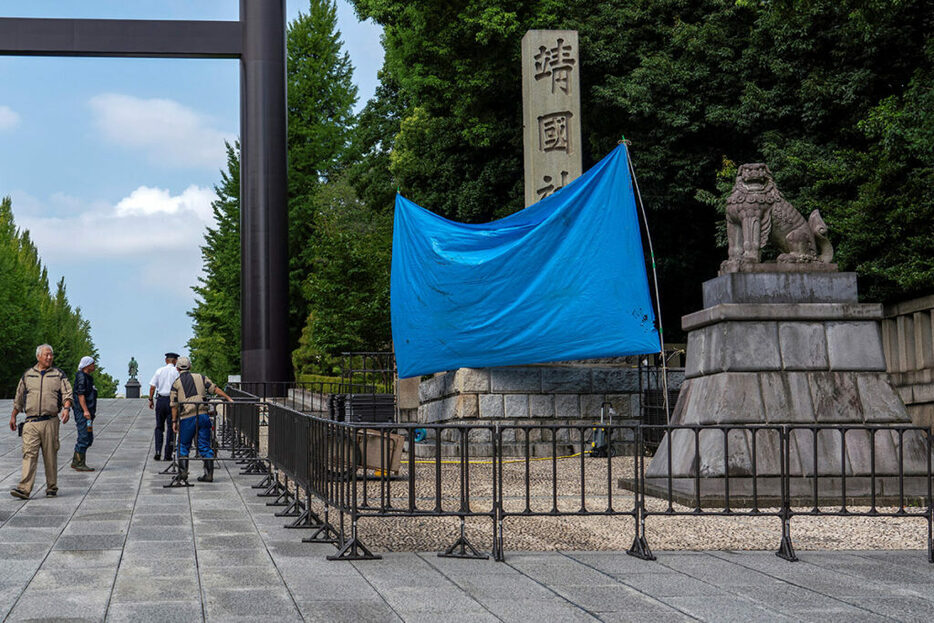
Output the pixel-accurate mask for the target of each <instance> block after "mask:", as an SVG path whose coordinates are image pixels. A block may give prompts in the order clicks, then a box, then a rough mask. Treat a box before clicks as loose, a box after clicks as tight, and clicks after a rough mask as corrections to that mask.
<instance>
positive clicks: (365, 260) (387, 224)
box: [292, 178, 392, 373]
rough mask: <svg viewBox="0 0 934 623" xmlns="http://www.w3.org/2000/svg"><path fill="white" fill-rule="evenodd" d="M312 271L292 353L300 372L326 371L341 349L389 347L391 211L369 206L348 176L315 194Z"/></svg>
mask: <svg viewBox="0 0 934 623" xmlns="http://www.w3.org/2000/svg"><path fill="white" fill-rule="evenodd" d="M314 203H315V213H314V227H315V232H316V235H315V237H314V238H312V239H311V240H310V241H309V252H310V255H311V256H312V257H313V265H312V270H311V272H310V274H309V276H308V279H307V280H306V281H305V293H306V296H307V297H308V299H309V300H310V301H313V303H312V305H311V312H310V313H309V315H308V319H307V321H306V323H305V325H304V330H303V332H302V338H301V341H300V343H299V348H297V349H296V350H295V351H294V352H293V355H292V360H293V364H294V366H295V370H296V372H297V373H307V372H328V371H329V370H328V364H329V362H330V361H331V358H332V357H333V356H335V355H338V354H339V353H341V352H343V351H350V350H357V351H359V350H372V349H377V350H384V349H389V347H390V340H391V335H390V334H391V331H390V327H389V269H390V249H391V246H392V216H391V215H392V213H391V212H389V211H383V212H377V211H374V210H370V209H369V208H367V206H365V205H364V204H363V203H362V202H361V201H359V200H358V198H357V196H356V194H355V192H354V190H353V188H352V187H351V186H350V185H349V184H348V183H347V181H346V180H345V179H344V178H338V179H336V180H332V182H331V183H329V184H327V185H325V186H321V187H320V189H319V192H318V194H317V196H316V197H315V201H314Z"/></svg>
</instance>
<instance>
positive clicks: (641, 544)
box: [626, 422, 671, 560]
mask: <svg viewBox="0 0 934 623" xmlns="http://www.w3.org/2000/svg"><path fill="white" fill-rule="evenodd" d="M642 426H643V425H642V423H641V422H640V423H639V424H636V429H635V432H636V434H635V456H634V457H633V469H634V470H635V485H636V486H635V491H633V511H632V513H633V515H632V516H633V520H634V522H635V532H636V535H635V538H633V541H632V547H630V548H629V550H628V551H627V552H626V553H627V554H629V555H630V556H635V557H636V558H641V559H642V560H656V558H655V554H653V553H652V550H651V549H649V544H648V542H647V541H646V540H645V518H646V510H645V469H644V467H645V465H644V460H645V439H644V435H643V432H642ZM668 436H669V437H670V436H671V427H670V426H669V427H668ZM669 473H670V472H669Z"/></svg>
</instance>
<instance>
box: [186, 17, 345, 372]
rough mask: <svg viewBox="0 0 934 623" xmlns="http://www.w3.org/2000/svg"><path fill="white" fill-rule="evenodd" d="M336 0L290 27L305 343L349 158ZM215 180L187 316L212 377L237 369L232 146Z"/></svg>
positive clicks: (295, 335)
mask: <svg viewBox="0 0 934 623" xmlns="http://www.w3.org/2000/svg"><path fill="white" fill-rule="evenodd" d="M336 26H337V14H336V4H335V2H334V0H310V2H309V9H308V13H300V14H299V16H298V17H297V18H296V19H295V21H293V22H292V23H290V24H289V27H288V34H287V45H288V63H287V76H286V80H287V85H288V148H289V168H288V184H289V199H288V202H289V203H288V211H289V240H288V244H289V300H290V305H289V339H290V345H291V347H292V348H293V349H295V348H298V347H299V344H300V339H301V335H302V327H303V326H305V325H306V324H310V323H312V322H313V319H314V318H316V317H319V316H320V314H317V313H316V311H315V309H316V307H315V306H316V304H318V303H322V304H324V305H333V304H334V302H333V301H321V300H319V299H312V298H309V297H310V296H311V294H310V293H309V292H310V291H309V289H308V287H307V284H306V282H307V280H308V279H309V275H311V273H312V272H313V268H312V267H313V266H314V265H320V263H321V262H320V261H318V259H317V258H316V255H315V253H316V249H317V248H318V247H317V245H316V237H317V236H318V233H317V221H318V220H319V217H320V209H319V207H320V205H321V204H322V202H323V201H327V197H329V196H331V195H332V194H333V193H332V192H331V191H330V190H328V182H329V181H332V180H335V179H337V178H338V177H339V175H340V173H341V170H342V169H343V168H344V166H345V163H346V162H347V161H348V160H349V158H348V155H347V153H348V150H349V149H350V148H351V138H350V133H351V130H352V129H353V127H354V122H355V119H354V116H353V106H354V103H355V102H356V99H357V88H356V87H355V86H354V85H353V82H352V81H351V78H352V67H351V65H350V59H349V57H348V56H347V53H346V52H344V51H342V49H341V47H342V44H341V41H340V32H338V31H337V29H336ZM221 178H222V180H221V184H220V185H219V186H217V187H215V191H216V193H217V196H218V199H217V201H215V202H214V203H213V209H214V217H215V225H214V226H213V227H210V228H208V231H207V233H206V234H205V244H204V245H203V246H202V247H201V251H202V257H203V260H204V277H203V278H202V279H201V283H200V284H199V285H198V286H196V287H195V288H194V290H195V294H196V295H197V297H198V298H197V300H196V304H195V308H194V309H193V310H192V311H191V312H190V313H189V315H190V316H191V317H192V318H193V320H194V322H193V332H194V336H193V337H192V339H191V340H190V341H189V343H188V347H189V350H190V352H191V354H192V359H193V365H196V366H197V367H198V368H199V369H200V370H204V371H205V373H206V374H208V375H209V376H211V377H212V378H215V379H226V378H227V376H228V375H229V374H236V373H238V372H239V370H240V200H239V192H240V154H239V147H238V148H236V149H234V148H232V147H231V146H229V145H228V157H227V170H226V171H223V172H222V173H221Z"/></svg>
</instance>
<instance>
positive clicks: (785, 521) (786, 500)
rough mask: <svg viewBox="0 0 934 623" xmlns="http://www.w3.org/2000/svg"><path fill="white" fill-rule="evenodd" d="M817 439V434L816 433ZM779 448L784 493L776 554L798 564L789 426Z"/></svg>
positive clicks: (815, 471)
mask: <svg viewBox="0 0 934 623" xmlns="http://www.w3.org/2000/svg"><path fill="white" fill-rule="evenodd" d="M814 435H815V437H816V436H817V432H816V431H815V433H814ZM779 441H780V443H779V448H780V457H779V459H780V460H779V463H781V487H780V488H781V491H782V508H781V510H780V511H779V514H778V516H779V517H780V518H781V520H782V541H781V544H780V545H779V546H778V551H777V552H775V555H776V556H778V557H779V558H784V559H785V560H787V561H789V562H796V561H797V560H798V557H797V556H796V555H795V548H794V547H793V546H792V544H791V526H790V522H791V475H790V474H789V472H790V471H791V460H790V456H791V452H790V451H789V445H790V438H789V435H788V426H787V425H786V426H782V428H781V435H780V437H779ZM817 477H818V471H817V466H816V465H815V469H814V479H815V480H816V479H817Z"/></svg>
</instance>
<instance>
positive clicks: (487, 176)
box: [289, 0, 934, 371]
mask: <svg viewBox="0 0 934 623" xmlns="http://www.w3.org/2000/svg"><path fill="white" fill-rule="evenodd" d="M351 1H352V3H353V5H354V7H355V9H356V11H357V13H358V15H359V16H360V17H362V18H371V19H373V20H375V21H376V22H377V23H379V24H380V25H381V26H382V27H383V29H384V36H383V44H384V48H385V65H384V67H383V69H382V71H381V72H380V82H381V83H380V86H379V88H378V89H377V92H376V95H375V96H374V98H373V99H372V100H371V101H370V102H368V103H367V105H366V107H365V108H364V109H363V111H362V113H361V114H360V115H359V117H358V118H357V119H356V120H354V119H353V118H352V117H351V116H350V115H349V114H347V115H344V116H340V115H335V114H332V112H331V111H332V110H333V109H331V108H329V107H328V104H327V103H322V102H321V101H319V100H314V99H312V98H306V97H304V95H302V93H303V92H306V91H303V89H305V88H306V87H307V86H308V85H310V84H313V83H312V82H303V81H302V80H299V79H298V78H297V77H296V76H295V75H294V74H291V73H290V84H289V86H290V89H293V88H294V89H296V91H297V93H296V96H295V97H294V98H293V97H292V95H290V119H289V124H290V139H289V140H290V149H291V150H292V152H291V160H292V161H296V164H291V163H290V166H291V167H293V168H294V167H298V170H297V172H295V173H293V172H292V171H291V170H290V213H291V216H292V219H293V221H292V227H291V230H292V239H291V240H290V256H291V257H292V266H291V268H292V273H293V274H292V280H291V282H292V296H293V304H292V318H291V323H292V326H291V330H292V336H293V340H295V339H297V338H296V333H297V332H298V331H299V329H301V328H302V327H303V329H302V332H301V337H300V338H298V349H297V350H296V351H295V352H294V353H293V360H294V363H295V365H296V368H297V371H316V370H317V369H318V368H320V370H321V371H326V369H327V367H328V366H327V362H328V357H329V356H333V355H335V354H337V353H339V352H340V351H341V350H347V349H355V348H367V349H380V348H384V347H386V346H387V345H389V343H390V331H389V322H388V318H389V309H388V305H387V304H386V301H387V300H388V299H387V297H388V294H387V292H388V273H389V257H390V245H391V242H390V240H391V238H390V222H389V220H390V214H391V211H392V201H393V195H394V193H395V191H396V190H397V189H398V190H401V191H402V193H403V194H405V195H407V196H409V197H410V198H411V199H413V200H414V201H416V202H417V203H419V204H421V205H423V206H425V207H427V208H429V209H431V210H433V211H435V212H437V213H439V214H441V215H442V216H445V217H447V218H452V219H456V220H459V221H466V222H482V221H488V220H491V219H494V218H498V217H502V216H505V215H506V214H509V213H511V212H514V211H515V210H518V209H520V208H521V207H522V196H523V179H522V175H523V170H522V162H523V158H522V137H521V129H522V116H521V111H522V102H521V85H520V76H521V71H520V57H521V45H520V42H521V38H522V36H523V34H524V33H525V32H526V31H527V30H529V29H564V28H567V29H575V30H577V31H578V32H579V36H580V44H581V46H580V47H581V50H580V53H581V58H580V72H581V86H582V93H581V102H582V123H583V136H584V138H585V143H586V144H585V146H584V154H583V159H584V167H585V168H587V167H589V166H590V165H592V164H593V163H594V162H595V161H597V160H599V159H600V158H602V157H603V156H604V155H606V154H607V153H608V152H609V151H610V150H611V149H612V148H613V147H614V146H615V145H616V144H617V143H618V141H619V140H620V139H621V138H623V137H624V136H625V138H626V139H628V140H629V141H630V142H631V153H632V154H633V161H634V165H635V169H636V172H637V175H638V177H639V183H640V187H641V190H642V195H643V198H644V200H645V204H646V208H647V210H648V213H649V226H650V229H651V232H652V236H653V239H654V242H655V252H656V257H657V260H658V267H659V278H660V292H661V300H662V307H663V312H664V322H665V325H666V329H667V332H668V334H669V337H674V338H678V337H680V336H679V335H678V334H679V333H680V332H679V331H678V328H679V327H680V317H681V316H682V315H683V314H685V313H689V312H691V311H694V310H696V309H697V308H699V306H700V304H701V301H700V283H701V282H702V281H704V280H706V279H709V278H711V277H713V276H714V275H715V274H716V270H717V266H718V265H719V263H720V261H721V260H722V259H724V257H725V249H724V248H723V241H722V235H719V236H718V230H721V231H722V213H721V207H722V204H723V200H724V193H725V192H728V190H729V187H730V186H731V185H732V174H733V172H735V168H736V167H737V166H738V165H739V164H741V163H743V162H766V163H768V165H769V166H770V168H771V169H772V171H773V172H774V174H775V177H776V180H777V182H778V185H779V188H780V189H781V190H782V192H783V193H784V195H785V197H786V198H787V199H788V200H789V201H791V203H792V204H793V205H795V206H796V207H797V208H798V209H799V210H800V211H802V212H803V213H807V212H809V211H810V210H812V209H814V208H820V210H821V212H822V214H823V215H824V219H825V220H826V221H827V223H828V225H829V226H830V228H831V237H832V242H833V244H834V246H835V248H836V249H837V258H836V259H837V261H838V262H839V264H840V266H841V268H842V269H843V270H855V271H857V272H858V274H859V277H860V287H861V292H862V295H863V297H864V298H865V299H868V300H882V301H893V300H898V299H903V298H908V297H911V296H916V295H920V294H925V293H930V292H932V291H934V198H932V196H934V194H932V193H931V191H930V189H931V187H932V183H934V164H932V163H934V159H932V155H934V153H932V152H934V38H932V34H934V4H932V3H931V2H929V1H927V0H896V1H890V0H869V1H866V0H810V1H808V2H804V1H801V0H779V1H774V2H761V1H758V0H617V1H615V2H591V1H589V0H562V1H561V2H558V1H557V0H527V1H523V2H520V1H510V2H502V1H501V0H495V1H494V0H443V1H442V0H351ZM325 4H327V3H325ZM315 6H320V5H316V4H315V3H312V12H314V11H315V9H314V7H315ZM328 6H330V5H328ZM314 23H315V24H319V26H316V27H314V28H311V27H309V28H310V30H307V31H306V30H302V31H299V29H297V28H296V27H294V26H293V28H292V29H291V30H290V39H289V46H290V67H297V66H298V65H295V64H294V63H295V61H294V60H293V55H295V54H297V55H299V56H302V55H305V53H303V52H301V51H300V49H299V47H298V46H299V44H300V43H301V42H305V43H307V42H308V41H309V40H310V39H313V38H314V37H323V38H324V39H327V41H328V42H330V47H329V48H328V49H329V50H331V52H332V53H331V56H329V57H328V58H329V59H330V60H327V61H322V62H323V63H325V64H326V65H327V66H328V67H331V66H334V67H338V68H339V69H337V70H335V71H336V72H337V73H336V74H335V75H336V76H338V78H337V79H336V81H337V82H340V81H341V80H342V79H343V80H349V75H350V73H349V72H350V68H349V65H348V64H346V55H344V54H341V53H340V51H339V49H340V46H339V42H338V39H337V36H336V34H335V32H334V28H333V23H332V22H328V20H326V19H325V20H319V21H315V22H314ZM328 24H330V25H328ZM328 28H330V30H328ZM325 31H327V32H325ZM299 32H303V33H305V32H309V33H310V32H315V33H317V34H315V35H311V34H307V35H306V34H302V36H301V37H298V39H299V41H296V40H295V39H296V37H297V33H299ZM325 47H327V46H325ZM315 67H319V70H318V71H317V72H315V76H317V75H320V74H322V73H323V72H324V70H323V69H320V68H321V67H322V65H315ZM307 74H308V72H305V73H303V74H302V77H303V78H307V77H308V75H307ZM345 84H349V83H345ZM306 93H307V92H306ZM338 100H339V101H341V102H344V103H345V104H347V102H352V98H350V99H347V98H343V99H341V98H338ZM347 105H348V106H349V105H350V104H347ZM344 110H346V109H344ZM322 111H323V113H322V114H321V115H317V113H321V112H322ZM296 115H299V120H298V121H295V120H293V117H295V116H296ZM316 115H317V116H316ZM293 125H294V126H295V127H296V128H299V129H301V131H300V132H292V131H291V128H292V126H293ZM325 126H326V127H327V132H326V133H325V132H324V130H320V132H321V134H320V136H321V137H328V138H329V139H333V140H332V141H331V142H329V143H327V145H329V147H327V148H326V149H325V148H322V149H321V150H320V151H319V150H317V147H315V148H314V149H312V146H317V145H319V144H322V143H321V141H309V142H307V143H305V142H304V141H305V139H306V137H310V136H317V135H318V134H316V133H317V132H319V130H318V129H316V128H322V127H325ZM322 141H323V139H322ZM322 154H326V155H327V157H324V156H323V155H322ZM303 314H306V316H305V317H303ZM316 366H317V367H318V368H316Z"/></svg>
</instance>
